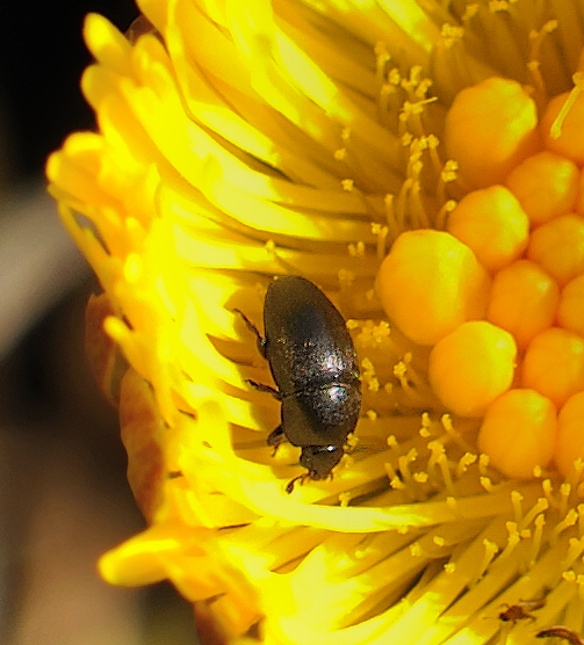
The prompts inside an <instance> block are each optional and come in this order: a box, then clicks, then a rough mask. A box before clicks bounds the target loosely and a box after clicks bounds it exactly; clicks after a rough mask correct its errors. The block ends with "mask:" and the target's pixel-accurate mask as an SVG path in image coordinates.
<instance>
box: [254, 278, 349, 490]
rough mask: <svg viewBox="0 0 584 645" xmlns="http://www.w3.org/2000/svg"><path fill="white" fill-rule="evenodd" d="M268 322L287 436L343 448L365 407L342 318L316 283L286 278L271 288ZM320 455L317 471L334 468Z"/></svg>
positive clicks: (269, 353) (268, 349) (268, 350)
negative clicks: (327, 465) (362, 407)
mask: <svg viewBox="0 0 584 645" xmlns="http://www.w3.org/2000/svg"><path fill="white" fill-rule="evenodd" d="M264 325H265V340H264V346H263V351H264V355H265V356H266V358H267V359H268V361H269V365H270V370H271V372H272V375H273V377H274V381H275V382H276V384H277V386H278V389H279V392H280V396H281V400H282V431H283V433H284V434H285V435H286V438H287V440H288V441H289V442H290V443H292V444H293V445H295V446H303V447H305V446H331V447H332V446H334V447H338V448H341V447H342V446H343V444H344V443H345V441H346V439H347V435H348V434H349V433H350V432H352V431H353V430H354V429H355V425H356V423H357V419H358V417H359V410H360V407H361V386H360V382H359V367H358V362H357V356H356V354H355V350H354V347H353V342H352V340H351V336H350V335H349V332H348V331H347V328H346V325H345V321H344V319H343V317H342V316H341V314H340V313H339V312H338V310H337V309H336V308H335V306H334V305H333V304H332V303H331V302H330V300H329V299H328V298H327V297H326V296H325V295H324V293H322V291H320V289H319V288H318V287H316V286H315V285H314V284H313V283H312V282H310V281H309V280H306V279H305V278H302V277H300V276H287V277H283V278H280V279H278V280H275V281H274V282H272V283H271V284H270V286H269V287H268V291H267V294H266V300H265V307H264ZM341 456H342V452H341V454H340V455H338V457H337V458H336V461H338V460H339V459H340V457H341ZM322 457H324V455H322ZM319 459H320V461H321V463H322V464H323V468H321V469H319V470H327V472H326V473H324V472H321V473H320V474H321V475H326V474H328V473H329V472H330V469H331V468H332V466H331V467H325V466H324V461H323V460H322V459H321V458H319ZM336 461H335V463H336ZM316 474H317V473H316V472H315V473H313V474H312V475H313V477H314V478H316Z"/></svg>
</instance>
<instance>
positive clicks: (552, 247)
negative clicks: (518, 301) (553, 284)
mask: <svg viewBox="0 0 584 645" xmlns="http://www.w3.org/2000/svg"><path fill="white" fill-rule="evenodd" d="M527 257H528V258H529V259H530V260H533V261H534V262H537V263H538V264H539V265H540V266H541V267H543V269H545V270H546V271H547V272H548V273H549V274H550V275H551V276H552V277H553V278H555V279H556V280H557V281H558V284H559V285H560V286H561V287H562V286H563V285H565V284H566V283H567V282H569V281H570V280H571V279H572V278H575V277H576V276H578V275H580V274H581V273H583V272H584V217H581V216H580V215H576V214H575V213H569V214H568V215H562V216H561V217H556V218H555V219H553V220H551V221H550V222H548V223H547V224H543V225H542V226H539V227H538V228H536V229H535V231H533V232H532V234H531V237H530V239H529V245H528V247H527Z"/></svg>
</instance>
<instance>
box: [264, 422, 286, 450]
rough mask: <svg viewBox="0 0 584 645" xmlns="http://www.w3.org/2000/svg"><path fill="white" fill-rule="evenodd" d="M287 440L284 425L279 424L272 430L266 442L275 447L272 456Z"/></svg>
mask: <svg viewBox="0 0 584 645" xmlns="http://www.w3.org/2000/svg"><path fill="white" fill-rule="evenodd" d="M285 441H286V435H285V434H284V430H282V426H278V427H277V428H276V429H275V430H272V432H270V434H269V435H268V439H267V441H266V443H267V444H268V446H272V448H273V449H274V452H273V453H272V457H273V456H274V455H275V454H276V452H277V450H278V446H279V445H280V444H281V443H284V442H285Z"/></svg>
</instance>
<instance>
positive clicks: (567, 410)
mask: <svg viewBox="0 0 584 645" xmlns="http://www.w3.org/2000/svg"><path fill="white" fill-rule="evenodd" d="M583 419H584V392H578V393H577V394H574V396H571V397H570V398H569V399H568V400H567V401H566V403H565V404H564V406H563V407H562V409H561V410H560V413H559V414H558V438H557V443H556V454H555V461H556V464H557V466H558V468H559V470H560V472H561V473H562V475H564V477H567V476H568V475H569V474H570V472H571V471H572V469H573V467H574V462H575V461H576V459H581V460H584V432H582V423H583V421H582V420H583Z"/></svg>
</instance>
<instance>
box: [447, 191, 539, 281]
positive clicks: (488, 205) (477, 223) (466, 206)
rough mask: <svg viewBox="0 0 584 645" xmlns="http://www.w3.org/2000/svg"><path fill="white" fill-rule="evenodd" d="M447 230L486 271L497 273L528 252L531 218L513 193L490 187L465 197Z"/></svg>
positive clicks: (453, 214)
mask: <svg viewBox="0 0 584 645" xmlns="http://www.w3.org/2000/svg"><path fill="white" fill-rule="evenodd" d="M447 228H448V232H449V233H452V235H454V237H456V238H458V239H459V240H460V241H461V242H464V243H465V244H466V245H467V246H468V247H470V248H471V249H472V251H473V252H474V254H475V255H476V256H477V258H478V260H479V262H481V264H482V265H483V266H484V267H485V268H486V269H487V271H491V272H495V271H498V270H499V269H501V268H502V267H504V266H505V265H507V264H509V262H511V261H513V260H515V259H517V258H518V257H519V256H520V255H521V254H522V253H523V251H525V249H526V247H527V242H528V236H529V218H528V217H527V215H526V214H525V212H524V211H523V209H522V208H521V205H520V203H519V202H518V201H517V199H516V197H515V196H514V195H513V193H512V192H511V191H510V190H508V189H507V188H505V187H504V186H490V187H489V188H483V189H481V190H474V191H473V192H471V193H468V194H467V195H465V196H464V197H463V198H462V199H461V200H460V203H459V204H458V206H457V207H456V208H455V209H454V211H453V212H452V214H451V215H450V218H449V220H448V227H447Z"/></svg>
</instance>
